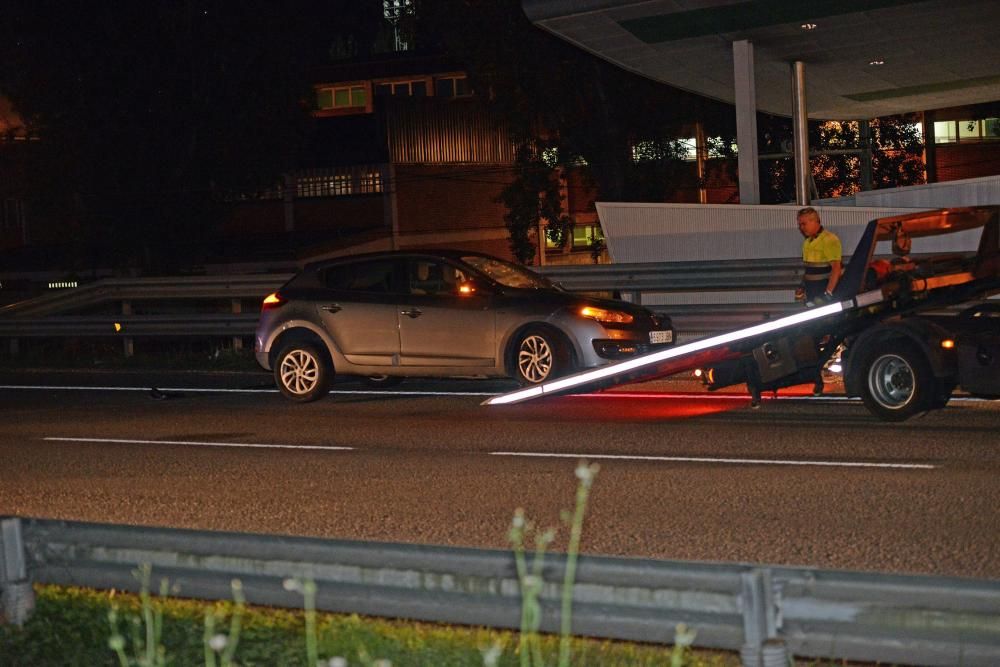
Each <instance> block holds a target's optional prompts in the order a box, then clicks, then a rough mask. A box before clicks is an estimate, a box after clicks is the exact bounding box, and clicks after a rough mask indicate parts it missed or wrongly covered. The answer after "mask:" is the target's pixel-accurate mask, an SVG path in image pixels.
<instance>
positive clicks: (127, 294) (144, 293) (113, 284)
mask: <svg viewBox="0 0 1000 667" xmlns="http://www.w3.org/2000/svg"><path fill="white" fill-rule="evenodd" d="M291 277H292V274H290V273H289V274H283V273H282V274H258V275H248V276H182V277H176V278H105V279H103V280H98V281H96V282H93V283H90V284H87V285H83V286H82V287H77V288H73V289H64V290H58V291H55V292H53V293H51V294H46V295H45V296H40V297H37V298H34V299H29V300H28V301H22V302H20V303H13V304H10V305H7V306H4V307H2V308H0V319H2V318H6V317H17V318H20V317H45V316H48V315H57V314H60V313H67V312H72V311H79V310H81V309H84V308H87V307H90V306H94V305H98V304H102V303H107V302H109V301H126V302H134V301H154V300H168V299H185V300H195V299H251V298H258V297H263V296H264V295H265V294H268V293H269V292H273V291H274V290H276V289H277V288H279V287H281V285H282V284H284V283H285V282H287V281H288V280H289V279H290V278H291Z"/></svg>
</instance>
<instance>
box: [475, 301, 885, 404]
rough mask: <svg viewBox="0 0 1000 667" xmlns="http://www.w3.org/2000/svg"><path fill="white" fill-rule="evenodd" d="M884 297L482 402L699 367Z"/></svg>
mask: <svg viewBox="0 0 1000 667" xmlns="http://www.w3.org/2000/svg"><path fill="white" fill-rule="evenodd" d="M882 300H883V295H882V292H881V291H878V290H876V291H874V292H868V293H865V294H860V295H858V296H857V298H855V299H851V300H848V301H841V302H838V303H831V304H828V305H826V306H821V307H819V308H813V309H810V310H806V311H803V312H800V313H795V314H794V315H789V316H787V317H782V318H780V319H777V320H769V321H767V322H762V323H761V324H755V325H753V326H750V327H746V328H743V329H737V330H735V331H731V332H728V333H722V334H717V335H714V336H708V337H705V338H701V339H699V340H695V341H692V342H690V343H685V344H684V345H677V346H675V347H672V348H670V349H667V350H661V351H659V352H654V353H651V354H646V355H643V356H640V357H633V358H632V359H628V360H625V361H620V362H618V363H615V364H610V365H607V366H601V367H599V368H594V369H590V370H586V371H581V372H579V373H575V374H573V375H567V376H566V377H562V378H559V379H556V380H552V381H550V382H545V383H543V384H538V385H534V386H531V387H524V388H523V389H518V390H516V391H512V392H508V393H506V394H501V395H499V396H493V397H492V398H489V399H487V400H486V401H483V405H509V404H512V403H521V402H524V401H530V400H535V399H539V398H542V397H544V396H555V395H558V394H574V393H584V392H588V391H595V390H598V389H606V388H608V387H612V386H616V385H620V384H628V383H631V382H642V381H646V380H653V379H656V378H659V377H665V376H667V375H674V374H676V373H682V372H684V371H689V370H694V369H695V368H702V367H704V366H709V365H711V364H715V363H721V362H724V361H728V360H731V359H736V358H738V357H740V356H741V355H743V354H745V353H746V351H747V349H751V348H753V347H754V346H755V343H758V342H764V341H765V340H766V339H769V338H773V337H774V335H775V334H776V333H778V334H781V333H783V332H788V331H793V330H797V329H799V328H801V327H804V326H809V325H813V324H818V323H822V324H823V325H824V328H826V326H827V325H831V326H832V325H833V323H834V322H835V321H837V320H840V319H842V318H846V317H849V316H850V315H851V313H853V312H855V311H857V310H858V309H859V308H865V307H867V306H870V305H873V304H876V303H879V302H881V301H882Z"/></svg>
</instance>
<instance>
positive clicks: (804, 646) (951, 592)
mask: <svg viewBox="0 0 1000 667" xmlns="http://www.w3.org/2000/svg"><path fill="white" fill-rule="evenodd" d="M0 555H2V558H0V599H2V600H3V606H2V608H0V609H2V611H3V613H4V615H5V616H6V618H7V619H8V620H11V621H15V622H23V621H24V620H25V619H26V618H27V617H28V615H29V614H30V613H31V609H32V604H33V597H32V592H31V583H33V582H34V583H45V584H58V585H67V586H86V587H92V588H98V589H110V588H114V589H119V590H131V591H137V590H138V587H139V583H138V581H137V580H136V579H135V577H134V576H133V574H132V572H133V570H134V569H135V568H136V566H137V565H139V564H144V563H148V564H150V565H151V566H152V568H153V573H154V578H155V579H157V580H159V579H162V578H167V579H168V580H169V581H170V582H171V583H172V584H175V585H177V586H179V590H180V593H179V595H181V596H183V597H190V598H196V599H203V600H221V599H227V598H228V597H229V596H230V580H231V579H233V578H239V579H240V580H241V581H242V583H243V589H244V592H245V594H246V597H247V599H248V600H249V601H250V602H252V603H256V604H266V605H276V606H283V607H291V608H296V607H301V605H302V600H301V598H300V597H298V595H297V594H295V593H291V592H289V591H287V590H285V589H284V587H283V586H282V583H283V581H284V579H286V578H289V577H299V578H304V577H311V578H313V579H314V580H315V581H316V584H317V587H318V597H317V607H318V608H319V609H321V610H325V611H331V612H350V613H359V614H366V615H373V616H385V617H395V618H408V619H414V620H423V621H435V622H445V623H458V624H463V625H474V626H479V625H485V626H491V627H498V628H514V629H516V628H518V627H519V623H520V604H521V600H520V588H519V584H518V579H517V575H516V568H515V562H514V557H513V554H512V553H511V552H506V551H492V550H480V549H464V548H451V547H437V546H422V545H408V544H392V543H370V542H349V541H339V540H322V539H314V538H303V537H284V536H275V535H258V534H247V533H225V532H205V531H194V530H180V529H169V528H153V527H138V526H121V525H110V524H94V523H79V522H70V521H52V520H41V519H25V518H16V517H7V518H3V519H0ZM564 564H565V561H564V558H563V557H561V556H558V555H551V556H547V557H546V559H545V567H544V574H543V578H544V580H545V582H546V584H545V585H544V587H543V590H542V594H541V603H542V608H543V616H542V630H543V631H545V632H558V631H559V608H560V594H561V582H562V578H563V568H564ZM678 623H685V624H687V625H688V626H689V627H691V628H693V629H695V630H696V631H697V636H696V640H695V644H696V645H697V646H703V647H708V648H718V649H726V650H738V651H740V653H741V656H742V657H743V659H744V664H747V665H759V664H786V663H785V662H780V663H778V662H775V663H772V662H771V661H770V660H767V662H766V663H765V662H763V661H762V660H763V659H762V657H761V656H762V655H766V654H765V653H764V651H767V650H769V649H770V650H771V651H772V655H773V652H774V650H775V648H777V649H779V652H780V653H781V657H784V656H786V655H787V653H791V654H793V655H796V656H801V657H814V658H819V659H837V660H840V659H847V660H864V661H881V662H891V663H905V664H916V665H996V664H1000V581H993V580H974V579H959V578H946V577H930V576H910V575H889V574H874V573H862V572H844V571H831V570H819V569H811V568H790V567H771V566H760V565H750V564H716V563H700V562H681V561H659V560H640V559H626V558H605V557H596V556H581V557H580V560H579V563H578V568H577V575H576V584H575V587H574V589H573V632H574V633H575V634H578V635H586V636H594V637H606V638H611V639H621V640H633V641H644V642H656V643H671V642H672V640H673V636H674V628H675V626H676V624H678Z"/></svg>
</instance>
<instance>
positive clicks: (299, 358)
mask: <svg viewBox="0 0 1000 667" xmlns="http://www.w3.org/2000/svg"><path fill="white" fill-rule="evenodd" d="M280 374H281V383H282V384H283V385H284V386H285V388H286V389H288V391H289V392H291V393H292V394H295V395H296V396H303V395H305V394H308V393H309V392H310V391H312V390H313V389H315V388H316V385H317V383H318V382H319V379H320V368H319V359H317V358H316V357H315V356H314V355H313V354H311V353H310V352H309V351H307V350H301V349H300V350H292V351H291V352H289V353H288V354H286V355H285V357H284V359H282V360H281V369H280Z"/></svg>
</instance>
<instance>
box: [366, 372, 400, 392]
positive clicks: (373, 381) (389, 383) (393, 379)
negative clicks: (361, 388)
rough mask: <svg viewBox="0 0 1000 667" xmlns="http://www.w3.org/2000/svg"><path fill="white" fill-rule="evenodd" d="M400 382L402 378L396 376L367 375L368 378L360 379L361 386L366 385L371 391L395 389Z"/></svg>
mask: <svg viewBox="0 0 1000 667" xmlns="http://www.w3.org/2000/svg"><path fill="white" fill-rule="evenodd" d="M402 381H403V378H401V377H399V376H398V375H369V376H368V377H363V378H361V384H364V385H367V386H369V387H371V388H372V389H388V388H389V387H395V386H396V385H397V384H399V383H400V382H402Z"/></svg>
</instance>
